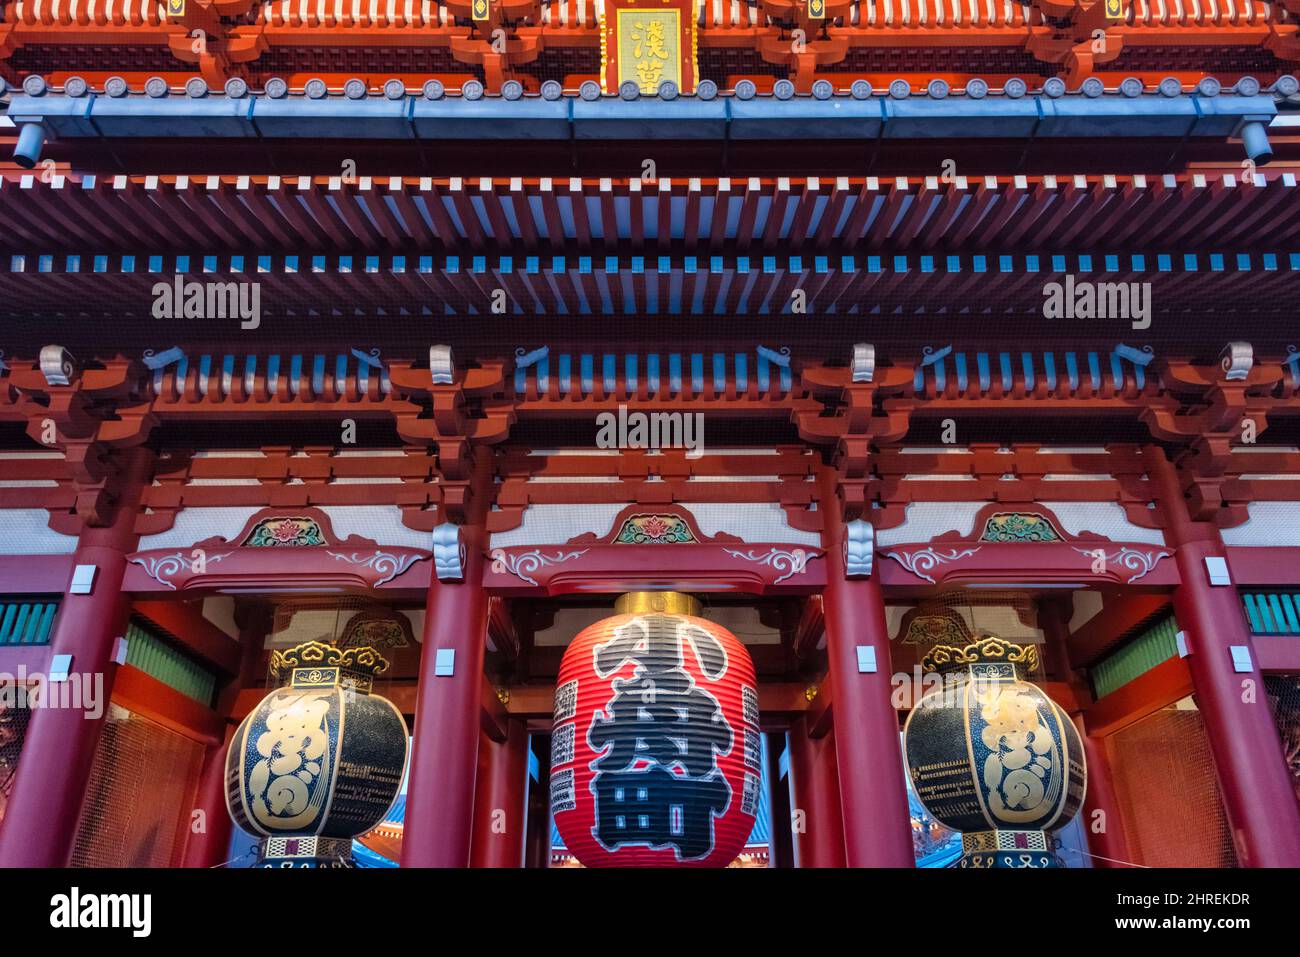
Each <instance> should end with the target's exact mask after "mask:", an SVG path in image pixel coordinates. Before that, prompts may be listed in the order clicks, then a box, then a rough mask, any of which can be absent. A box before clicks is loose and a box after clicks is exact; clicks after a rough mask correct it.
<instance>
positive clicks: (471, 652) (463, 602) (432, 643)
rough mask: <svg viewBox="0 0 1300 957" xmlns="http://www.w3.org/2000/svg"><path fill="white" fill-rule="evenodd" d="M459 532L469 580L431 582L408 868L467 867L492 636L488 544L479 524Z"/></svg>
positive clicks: (405, 840)
mask: <svg viewBox="0 0 1300 957" xmlns="http://www.w3.org/2000/svg"><path fill="white" fill-rule="evenodd" d="M461 533H462V534H463V535H464V537H465V578H464V581H461V582H443V581H439V580H438V578H437V576H434V577H433V578H432V580H431V581H430V582H429V597H428V602H427V604H426V610H425V616H424V639H423V647H422V649H421V651H420V690H419V694H418V696H417V698H416V702H415V731H414V752H413V753H412V755H411V776H410V781H409V782H408V785H407V798H406V825H405V834H404V835H403V837H402V865H403V866H405V867H467V866H469V859H470V844H471V837H472V832H473V820H474V779H475V774H476V764H477V759H478V743H479V741H478V739H479V724H480V716H479V709H480V708H481V707H482V701H481V699H480V695H481V693H482V689H483V653H484V645H485V641H486V638H487V607H488V603H487V595H486V593H485V592H484V590H483V549H484V547H485V546H486V544H487V543H486V541H484V533H483V530H482V528H481V527H474V526H465V527H463V528H462V529H461ZM439 652H442V655H441V658H442V664H443V667H442V668H441V669H440V668H439V659H440V655H439ZM440 670H441V671H443V672H444V673H443V674H439V673H438V672H439V671H440ZM447 671H450V673H449V674H448V673H445V672H447Z"/></svg>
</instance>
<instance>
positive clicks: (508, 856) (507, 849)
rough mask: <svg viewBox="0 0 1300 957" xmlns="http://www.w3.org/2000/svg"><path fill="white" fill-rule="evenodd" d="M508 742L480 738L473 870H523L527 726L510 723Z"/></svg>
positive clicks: (526, 794)
mask: <svg viewBox="0 0 1300 957" xmlns="http://www.w3.org/2000/svg"><path fill="white" fill-rule="evenodd" d="M508 728H509V730H508V733H507V735H506V740H504V741H493V740H492V739H491V738H490V737H488V736H487V735H486V734H483V735H481V736H480V737H479V743H478V781H477V786H476V788H475V795H474V842H473V845H472V847H471V850H470V866H471V867H522V866H523V863H524V830H525V828H526V819H525V816H526V812H527V808H526V802H527V798H528V726H527V724H525V722H523V721H521V720H517V719H514V720H511V721H509V722H508Z"/></svg>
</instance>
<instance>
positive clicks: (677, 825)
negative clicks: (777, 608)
mask: <svg viewBox="0 0 1300 957" xmlns="http://www.w3.org/2000/svg"><path fill="white" fill-rule="evenodd" d="M616 610H617V611H618V612H619V614H617V615H615V616H614V617H612V618H606V619H604V620H603V621H598V622H596V623H595V624H594V625H591V626H590V627H588V628H585V629H583V631H582V632H581V633H580V634H579V635H578V636H577V637H576V638H574V639H573V642H572V643H571V644H570V645H569V647H568V648H567V649H566V650H565V652H564V659H563V661H561V663H560V674H559V678H558V679H557V683H556V688H555V718H554V725H553V730H552V732H551V735H552V736H551V814H552V815H553V817H554V819H555V825H556V827H557V828H558V829H559V831H560V836H561V837H563V838H564V843H565V846H566V847H567V848H568V849H569V851H570V852H572V853H573V855H574V856H575V857H577V859H578V860H579V862H581V863H582V864H583V865H585V866H587V867H726V866H727V865H728V864H730V863H731V862H732V861H733V860H735V858H736V856H737V855H738V854H739V853H740V851H741V850H742V849H743V848H744V846H745V841H746V840H747V839H748V837H749V835H750V832H751V831H752V830H753V828H754V814H755V812H756V810H757V808H758V795H759V782H760V780H761V778H760V773H761V770H762V768H761V765H762V753H763V752H762V744H761V737H760V732H759V726H758V691H757V689H756V688H755V681H754V663H753V662H752V661H751V660H750V657H749V652H748V651H746V650H745V646H744V645H742V644H741V643H740V641H739V639H737V638H736V636H735V635H733V634H732V633H731V632H729V631H727V630H726V629H725V628H722V627H721V626H719V625H717V624H714V623H713V622H711V621H707V620H705V619H703V618H700V617H699V603H698V602H696V601H695V600H694V599H693V598H690V597H689V596H687V595H682V594H679V593H677V592H634V593H632V594H630V595H624V596H623V597H622V598H620V599H619V601H618V604H617V605H616Z"/></svg>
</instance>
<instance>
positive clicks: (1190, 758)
mask: <svg viewBox="0 0 1300 957" xmlns="http://www.w3.org/2000/svg"><path fill="white" fill-rule="evenodd" d="M1106 744H1107V750H1108V752H1109V757H1110V767H1111V773H1112V775H1113V777H1114V783H1115V791H1116V794H1117V795H1118V798H1119V804H1120V815H1121V817H1122V819H1123V825H1124V836H1125V839H1126V841H1127V843H1128V849H1129V854H1130V855H1131V858H1132V861H1133V862H1134V863H1136V864H1142V865H1145V866H1147V867H1234V866H1236V863H1237V854H1236V850H1235V849H1234V847H1233V844H1232V830H1231V828H1230V826H1229V824H1228V819H1227V815H1226V814H1225V813H1224V810H1223V800H1222V796H1221V795H1220V793H1219V784H1218V780H1217V778H1216V777H1215V769H1214V759H1213V758H1212V757H1211V755H1210V743H1209V738H1208V737H1207V735H1206V733H1205V722H1204V720H1203V719H1202V718H1201V713H1200V711H1198V710H1197V708H1196V705H1195V704H1194V703H1193V702H1192V700H1191V699H1190V698H1184V699H1183V700H1181V701H1179V702H1176V703H1175V704H1172V705H1170V706H1169V707H1167V708H1162V709H1161V710H1160V711H1157V712H1156V713H1155V714H1152V715H1150V716H1149V717H1146V718H1143V719H1142V720H1141V721H1138V722H1135V723H1134V724H1131V725H1129V726H1128V727H1126V728H1123V729H1122V730H1120V731H1117V732H1115V733H1114V734H1112V735H1111V736H1110V737H1108V738H1107V739H1106Z"/></svg>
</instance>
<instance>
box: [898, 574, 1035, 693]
mask: <svg viewBox="0 0 1300 957" xmlns="http://www.w3.org/2000/svg"><path fill="white" fill-rule="evenodd" d="M988 635H995V636H997V637H998V638H1002V639H1003V640H1005V641H1010V642H1013V643H1015V644H1018V645H1035V646H1037V647H1038V649H1039V652H1038V661H1037V665H1036V666H1035V667H1034V668H1032V669H1027V670H1026V671H1025V677H1026V678H1027V679H1029V680H1030V681H1040V680H1042V679H1043V677H1044V670H1043V649H1042V642H1043V633H1042V631H1041V630H1040V629H1039V627H1038V609H1037V607H1036V605H1035V603H1034V599H1033V597H1032V596H1030V595H1028V594H1026V593H1024V592H1016V591H1005V592H1003V591H979V592H975V591H961V590H957V591H948V592H944V593H942V594H939V595H935V596H933V597H930V598H926V599H924V600H922V601H921V602H920V603H919V604H917V605H916V606H915V608H913V609H912V610H910V611H908V612H906V613H905V614H904V615H903V617H902V620H901V621H900V622H899V624H898V626H897V631H896V633H895V634H894V636H893V637H894V639H895V641H897V642H898V643H899V644H900V646H906V648H910V649H912V650H914V653H915V655H916V660H917V661H920V660H921V658H923V657H924V656H925V654H926V653H927V652H928V651H929V650H930V649H931V648H933V647H935V646H936V645H953V646H956V647H961V646H962V645H964V644H967V643H969V642H971V641H974V640H976V639H978V638H981V637H985V636H988ZM900 650H902V651H904V653H905V651H906V649H904V648H900Z"/></svg>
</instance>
